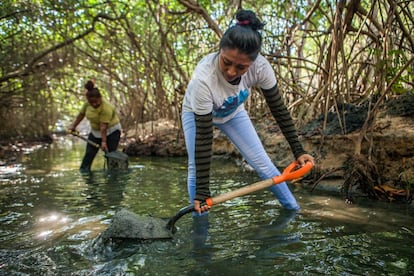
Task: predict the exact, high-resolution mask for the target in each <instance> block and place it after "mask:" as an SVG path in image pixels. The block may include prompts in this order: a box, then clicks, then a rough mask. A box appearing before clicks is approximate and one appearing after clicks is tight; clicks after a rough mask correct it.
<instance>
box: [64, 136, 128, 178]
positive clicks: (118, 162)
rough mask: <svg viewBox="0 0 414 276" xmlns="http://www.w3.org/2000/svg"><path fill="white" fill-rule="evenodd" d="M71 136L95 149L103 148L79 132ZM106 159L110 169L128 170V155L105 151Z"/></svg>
mask: <svg viewBox="0 0 414 276" xmlns="http://www.w3.org/2000/svg"><path fill="white" fill-rule="evenodd" d="M70 134H72V135H74V136H76V137H78V138H80V139H82V140H83V141H85V142H87V143H88V144H90V145H92V146H94V147H95V148H98V149H99V148H100V147H101V146H100V145H99V144H98V143H95V142H94V141H91V140H89V139H88V138H86V137H83V136H82V135H80V134H79V132H77V131H71V132H70ZM105 158H106V164H107V165H108V169H110V170H113V169H122V170H126V169H128V155H127V154H125V153H123V152H120V151H118V150H117V151H111V152H107V151H105Z"/></svg>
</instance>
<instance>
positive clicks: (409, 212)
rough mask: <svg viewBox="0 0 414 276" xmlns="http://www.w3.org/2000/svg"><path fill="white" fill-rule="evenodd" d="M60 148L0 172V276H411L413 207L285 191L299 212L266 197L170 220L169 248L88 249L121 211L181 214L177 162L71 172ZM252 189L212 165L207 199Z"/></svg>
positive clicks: (239, 176)
mask: <svg viewBox="0 0 414 276" xmlns="http://www.w3.org/2000/svg"><path fill="white" fill-rule="evenodd" d="M73 142H74V141H71V140H62V141H61V142H59V143H56V144H54V145H52V146H51V147H50V148H46V149H40V150H37V151H35V152H32V153H30V154H27V155H25V158H24V160H23V162H22V163H21V164H19V165H17V166H13V167H3V168H1V170H0V198H1V203H0V222H1V230H0V242H1V246H0V275H413V274H414V247H413V244H414V220H413V215H414V211H413V207H412V205H408V206H407V205H396V204H385V203H378V202H372V201H367V200H360V201H359V202H358V204H355V205H353V206H347V205H345V204H344V202H343V200H342V198H340V197H338V196H336V195H329V194H321V193H320V192H319V193H315V192H314V193H312V194H310V193H309V192H308V191H306V190H303V189H300V188H293V189H294V192H295V194H296V195H297V198H298V201H299V202H300V204H301V206H302V208H303V211H302V213H301V214H299V215H297V216H291V214H289V213H287V212H284V211H282V210H281V208H280V206H279V204H278V202H277V201H276V200H274V199H273V197H272V196H271V195H270V193H268V192H267V191H263V192H258V193H255V194H251V195H248V196H245V197H242V198H238V199H234V200H231V201H228V202H226V203H224V204H222V205H219V206H215V207H213V209H212V211H211V212H210V214H209V215H208V216H206V217H202V218H200V219H199V220H198V221H197V223H194V221H193V218H192V217H191V215H186V216H184V217H183V218H181V219H180V220H179V221H178V222H177V224H176V226H177V227H178V231H177V233H175V234H174V238H173V239H172V240H169V241H153V242H145V243H139V242H124V243H119V244H113V245H111V246H106V247H100V246H97V245H96V243H94V241H95V240H96V237H97V236H98V235H99V233H101V232H103V231H104V230H105V229H106V227H107V226H108V224H109V223H110V219H111V217H112V216H113V215H114V213H115V212H116V211H117V210H118V209H120V208H121V207H122V208H127V209H128V210H130V211H133V212H134V213H137V214H141V215H152V216H154V217H160V218H169V217H171V216H173V215H174V214H175V213H176V212H178V210H179V209H180V208H182V207H184V206H187V205H188V202H187V190H186V184H185V182H186V160H185V159H184V158H173V159H167V158H130V170H129V171H128V172H124V173H108V172H105V171H104V170H103V167H104V164H103V157H102V156H101V155H100V156H99V157H98V158H97V159H96V162H95V164H94V173H93V174H92V175H90V176H82V175H80V174H79V173H78V166H79V164H80V159H81V157H82V155H83V146H84V145H83V144H82V143H73ZM256 181H258V179H257V178H256V176H255V175H253V174H251V173H247V172H241V171H240V170H239V168H238V167H236V166H235V165H234V164H233V163H231V162H229V161H220V160H215V161H214V162H213V172H212V192H213V193H223V192H226V191H230V190H232V189H234V188H235V187H240V186H242V185H247V184H251V183H253V182H256Z"/></svg>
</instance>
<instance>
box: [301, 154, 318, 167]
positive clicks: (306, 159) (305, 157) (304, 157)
mask: <svg viewBox="0 0 414 276" xmlns="http://www.w3.org/2000/svg"><path fill="white" fill-rule="evenodd" d="M297 160H298V162H299V165H300V166H304V165H305V163H307V162H311V163H312V165H315V159H314V158H313V156H312V155H310V154H307V153H305V154H302V155H301V156H299V158H298V159H297Z"/></svg>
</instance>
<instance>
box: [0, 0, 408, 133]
mask: <svg viewBox="0 0 414 276" xmlns="http://www.w3.org/2000/svg"><path fill="white" fill-rule="evenodd" d="M240 8H244V9H252V10H253V11H255V12H256V14H257V15H258V16H259V17H260V18H261V19H262V20H263V21H264V22H266V25H265V29H264V32H263V37H264V46H263V49H262V54H263V55H264V56H265V57H266V58H268V60H269V61H270V62H271V64H272V66H273V67H274V69H275V73H276V74H277V77H278V81H279V86H280V90H281V91H282V92H283V94H284V97H285V100H286V103H287V105H288V107H289V109H290V110H291V112H292V114H293V116H294V118H295V119H296V120H297V123H298V124H299V125H302V124H304V123H306V122H307V121H309V120H311V119H313V118H315V116H317V115H319V114H321V113H327V111H328V110H336V111H338V104H339V103H354V104H362V103H365V102H370V103H372V104H373V105H372V106H373V110H372V113H371V114H372V115H371V116H375V112H374V111H375V109H376V108H377V107H378V106H379V105H380V104H381V103H382V101H383V100H384V98H386V97H392V96H393V95H396V94H401V93H407V92H409V91H413V86H414V80H413V78H414V77H413V76H414V74H413V72H414V64H413V58H414V55H413V51H414V50H413V49H414V37H413V33H414V15H413V14H414V5H412V1H410V0H376V1H366V0H348V1H346V0H337V1H331V0H325V1H323V0H313V1H310V0H307V1H305V0H294V1H285V0H281V1H266V0H254V1H206V0H199V1H195V0H168V1H166V0H158V1H157V0H132V1H131V0H128V1H126V0H118V1H107V0H105V1H103V0H85V1H77V0H65V1H56V0H53V1H52V0H35V1H33V0H14V1H13V0H4V1H3V3H2V5H1V7H0V11H1V12H0V42H1V43H0V50H1V56H2V58H1V60H0V65H1V71H0V106H1V107H0V139H10V138H12V137H14V138H16V137H21V138H24V137H41V136H43V135H45V134H47V133H49V132H50V131H51V129H53V127H54V126H55V123H56V122H57V121H59V120H68V119H69V118H73V117H74V116H75V115H76V113H77V111H78V109H79V107H80V106H81V104H82V103H83V101H84V90H83V84H84V83H85V82H86V80H88V79H90V78H94V79H95V80H96V83H97V85H98V87H99V88H100V89H101V90H102V91H103V93H104V95H105V97H107V98H108V99H109V101H111V102H112V103H113V104H115V105H116V107H117V109H118V110H119V114H120V117H121V120H122V125H123V127H124V128H125V129H126V130H128V129H134V128H137V126H138V124H139V123H142V122H147V121H151V120H156V119H159V118H168V119H173V120H176V121H177V124H178V122H179V114H180V111H181V102H182V98H183V95H184V92H185V88H186V85H187V83H188V81H189V79H190V77H191V74H192V70H193V68H194V67H195V65H196V64H197V62H198V61H199V60H200V59H201V57H203V56H204V55H206V54H207V53H210V52H212V51H216V50H217V49H218V48H217V47H218V42H219V39H220V36H221V35H222V33H223V32H224V31H225V30H226V28H227V27H229V26H230V25H231V24H233V23H234V22H233V17H234V14H235V13H236V11H237V10H238V9H240ZM248 109H249V110H250V111H251V112H252V114H255V116H257V117H260V116H262V115H265V114H266V112H267V109H266V106H265V104H264V101H263V99H262V97H261V96H260V93H253V94H252V96H251V98H250V100H249V102H248ZM253 112H254V113H253ZM346 131H347V130H346V127H345V126H343V132H344V133H346Z"/></svg>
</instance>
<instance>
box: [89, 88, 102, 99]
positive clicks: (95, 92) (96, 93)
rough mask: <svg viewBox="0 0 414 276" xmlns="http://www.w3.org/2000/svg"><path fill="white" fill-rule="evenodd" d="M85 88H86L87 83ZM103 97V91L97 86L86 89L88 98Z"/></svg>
mask: <svg viewBox="0 0 414 276" xmlns="http://www.w3.org/2000/svg"><path fill="white" fill-rule="evenodd" d="M85 88H86V85H85ZM86 89H87V88H86ZM101 97H102V95H101V92H99V89H98V88H97V87H92V89H88V91H86V98H87V99H90V98H101Z"/></svg>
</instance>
